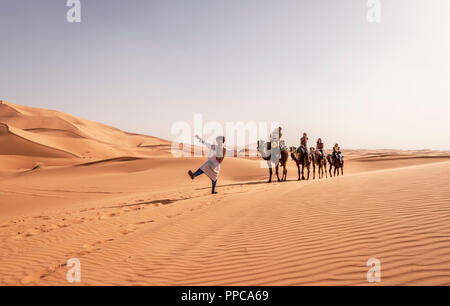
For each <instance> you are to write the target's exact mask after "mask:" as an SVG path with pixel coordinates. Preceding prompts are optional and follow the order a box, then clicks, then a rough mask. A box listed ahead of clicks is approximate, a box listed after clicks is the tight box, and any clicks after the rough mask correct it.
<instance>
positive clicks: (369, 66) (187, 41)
mask: <svg viewBox="0 0 450 306" xmlns="http://www.w3.org/2000/svg"><path fill="white" fill-rule="evenodd" d="M65 3H66V1H65V0H39V1H36V0H0V42H1V43H0V99H3V100H6V101H9V102H12V103H17V104H23V105H28V106H35V107H43V108H50V109H56V110H60V111H64V112H67V113H71V114H74V115H77V116H80V117H84V118H87V119H90V120H94V121H100V122H104V123H106V124H110V125H113V126H116V127H118V128H121V129H124V130H127V131H131V132H139V133H144V134H149V135H155V136H159V137H163V138H168V139H173V138H174V137H175V135H171V134H170V129H171V126H172V124H173V122H175V121H180V120H181V121H187V122H189V123H191V122H192V120H193V114H194V113H201V114H203V117H204V120H206V121H209V120H218V121H221V122H224V121H244V122H247V121H258V122H259V121H280V122H281V124H282V126H283V127H284V130H285V132H284V135H285V137H286V140H287V141H288V143H289V144H296V143H297V142H298V138H299V137H300V134H301V133H302V132H303V131H308V132H309V134H310V135H311V137H310V139H312V138H314V139H316V138H317V137H319V136H320V137H322V138H323V139H324V140H325V142H326V144H327V147H329V146H331V145H332V144H334V142H339V143H340V144H341V146H342V147H345V148H403V149H412V148H431V149H446V150H448V149H450V137H448V135H449V134H450V124H449V121H450V89H449V88H450V86H449V84H450V57H449V54H450V21H449V20H450V1H448V0H429V1H422V0H384V1H383V0H382V1H381V4H382V22H381V23H380V24H369V23H368V22H367V20H366V12H367V8H366V0H342V1H336V0H328V1H325V0H310V1H301V0H277V1H275V0H158V1H151V0H81V4H82V22H81V23H80V24H69V23H68V22H67V21H66V12H67V10H68V8H67V7H66V6H65Z"/></svg>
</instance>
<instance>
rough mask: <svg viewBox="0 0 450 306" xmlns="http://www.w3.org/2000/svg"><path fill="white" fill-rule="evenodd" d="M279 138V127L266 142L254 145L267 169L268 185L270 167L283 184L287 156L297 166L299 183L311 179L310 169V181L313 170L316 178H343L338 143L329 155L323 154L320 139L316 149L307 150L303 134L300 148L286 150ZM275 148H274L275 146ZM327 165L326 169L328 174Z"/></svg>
mask: <svg viewBox="0 0 450 306" xmlns="http://www.w3.org/2000/svg"><path fill="white" fill-rule="evenodd" d="M281 135H282V134H281V127H279V128H278V129H277V130H275V131H274V132H273V133H272V134H271V137H270V142H265V141H263V140H259V141H258V143H257V151H258V153H259V154H260V155H261V157H262V159H264V160H265V161H267V166H268V168H269V181H268V182H269V183H271V182H272V173H273V170H272V168H273V167H275V172H276V175H277V179H278V182H281V181H286V177H287V168H286V166H287V162H288V159H289V155H290V156H291V159H292V160H293V161H294V162H295V164H296V165H297V170H298V180H299V181H300V180H309V178H310V176H311V166H312V178H313V179H316V169H317V174H318V178H319V179H322V178H324V176H325V178H328V174H329V176H330V177H333V176H339V175H344V156H342V153H341V150H340V148H339V145H338V144H336V145H335V146H334V147H333V153H331V154H328V155H325V151H324V144H323V142H322V139H321V138H319V139H318V140H317V146H316V147H311V148H309V150H308V135H307V134H306V133H303V137H302V138H301V139H300V146H299V147H298V148H296V147H290V148H289V149H288V148H287V146H286V144H285V142H284V141H283V140H280V138H281ZM274 145H275V147H273V146H274ZM277 145H278V148H277V147H276V146H277ZM289 153H290V154H289ZM280 166H281V167H282V168H283V175H282V176H281V179H280V176H279V171H278V169H279V167H280ZM327 166H329V168H328V171H327ZM305 170H306V173H305ZM305 174H306V177H305Z"/></svg>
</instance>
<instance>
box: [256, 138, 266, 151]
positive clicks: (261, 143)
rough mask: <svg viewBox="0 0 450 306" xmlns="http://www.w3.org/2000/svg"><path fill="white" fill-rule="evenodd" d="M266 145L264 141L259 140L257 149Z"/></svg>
mask: <svg viewBox="0 0 450 306" xmlns="http://www.w3.org/2000/svg"><path fill="white" fill-rule="evenodd" d="M263 144H264V140H258V141H257V143H256V148H257V149H259V148H261V146H262V145H263Z"/></svg>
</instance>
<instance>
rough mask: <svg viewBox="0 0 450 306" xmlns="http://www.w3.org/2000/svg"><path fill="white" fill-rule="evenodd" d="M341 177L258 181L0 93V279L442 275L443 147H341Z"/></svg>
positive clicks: (388, 279) (254, 164) (351, 281)
mask: <svg viewBox="0 0 450 306" xmlns="http://www.w3.org/2000/svg"><path fill="white" fill-rule="evenodd" d="M344 155H345V159H346V164H345V174H344V176H339V177H333V178H326V179H322V180H318V179H316V180H312V179H311V180H309V181H300V182H299V181H297V180H296V179H297V170H296V168H295V164H294V163H293V162H292V161H289V169H288V181H287V182H282V183H278V182H274V183H272V184H267V183H266V180H267V175H268V174H267V170H266V169H262V168H260V166H259V161H258V160H255V159H245V158H226V159H225V161H224V163H223V165H222V173H221V176H220V179H219V183H218V191H219V194H218V195H210V181H209V179H208V178H207V177H199V178H198V179H196V180H195V181H191V180H190V178H189V177H188V175H187V173H186V172H187V170H188V169H192V170H195V169H196V168H197V167H198V166H200V165H201V164H202V162H204V160H205V158H188V157H183V158H174V157H172V155H171V154H170V142H168V141H165V140H163V139H159V138H156V137H150V136H145V135H137V134H130V133H126V132H123V131H120V130H118V129H116V128H113V127H109V126H106V125H103V124H100V123H94V122H91V121H88V120H85V119H81V118H77V117H74V116H70V115H67V114H63V113H60V112H57V111H49V110H43V109H35V108H29V107H25V106H19V105H15V104H11V103H6V102H2V103H1V104H0V241H1V243H0V285H69V283H68V282H67V280H66V273H67V271H68V267H67V266H66V262H67V260H68V259H70V258H78V259H79V260H80V262H81V269H82V270H81V278H82V282H81V283H80V284H81V285H367V284H368V282H367V279H366V273H367V271H368V269H369V268H368V267H367V266H366V262H367V260H368V259H369V258H372V257H374V258H378V259H379V260H380V261H381V282H380V283H376V284H375V285H419V284H422V285H450V153H449V152H442V151H439V152H438V151H429V150H422V151H398V150H371V151H370V150H344Z"/></svg>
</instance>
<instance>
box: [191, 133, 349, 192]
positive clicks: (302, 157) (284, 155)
mask: <svg viewBox="0 0 450 306" xmlns="http://www.w3.org/2000/svg"><path fill="white" fill-rule="evenodd" d="M195 137H196V138H197V139H198V140H199V141H200V142H201V143H202V144H203V145H204V146H206V147H207V148H209V153H208V161H207V162H206V163H204V164H203V165H202V166H201V167H200V168H198V169H197V171H195V172H193V171H192V170H189V171H188V175H189V177H190V178H191V179H192V180H194V179H195V178H196V177H198V176H200V175H202V174H205V175H206V176H208V177H209V178H210V179H211V193H212V194H217V193H218V192H217V191H216V185H217V180H218V178H219V172H220V166H221V164H222V162H223V160H224V158H225V156H227V152H228V153H231V155H233V154H234V153H233V151H229V150H227V149H226V148H225V141H226V139H225V137H224V136H219V137H217V138H216V143H215V144H209V143H207V142H206V141H205V140H203V139H202V138H200V137H199V136H198V135H196V136H195ZM280 139H281V127H279V128H277V129H276V130H275V131H274V132H273V133H272V134H271V136H270V142H265V141H264V140H259V141H258V144H257V150H258V152H259V154H260V155H261V157H262V158H263V159H264V160H265V161H266V162H267V168H268V169H269V183H271V182H272V174H273V167H275V173H276V175H277V179H278V182H281V181H286V179H287V162H288V160H289V155H291V158H292V160H293V161H294V162H295V163H296V164H297V169H298V180H299V181H300V180H309V178H310V174H311V166H312V168H313V179H315V178H316V168H317V170H318V176H319V179H321V178H323V176H324V174H325V177H326V178H328V173H327V165H329V171H328V172H329V174H330V177H332V176H333V175H334V176H336V175H339V174H341V175H344V157H343V156H342V154H341V150H340V148H339V145H338V144H336V145H335V146H334V148H333V153H332V154H328V155H327V156H325V153H324V144H323V142H322V139H320V138H319V139H318V140H317V146H316V147H315V148H310V149H309V150H308V135H307V134H306V133H304V134H303V137H302V138H301V139H300V147H298V148H296V147H290V148H288V147H287V146H286V143H285V142H284V140H280ZM289 153H290V154H289ZM280 166H281V167H282V168H283V174H282V175H281V178H280V174H279V168H280ZM333 167H334V172H333V173H332V172H331V170H332V169H333ZM300 168H301V171H300ZM305 169H306V178H305Z"/></svg>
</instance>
